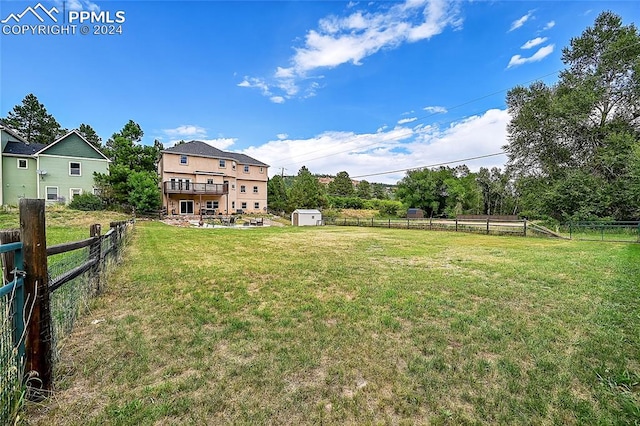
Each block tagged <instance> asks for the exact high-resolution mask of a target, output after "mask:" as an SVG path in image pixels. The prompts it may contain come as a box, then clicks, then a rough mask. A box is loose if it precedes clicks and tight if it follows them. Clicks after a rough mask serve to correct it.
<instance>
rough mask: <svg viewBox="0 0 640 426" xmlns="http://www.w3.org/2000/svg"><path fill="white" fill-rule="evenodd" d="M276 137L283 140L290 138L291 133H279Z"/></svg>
mask: <svg viewBox="0 0 640 426" xmlns="http://www.w3.org/2000/svg"><path fill="white" fill-rule="evenodd" d="M276 137H277V138H278V139H280V140H283V139H286V138H288V137H289V135H288V134H287V133H278V134H277V135H276Z"/></svg>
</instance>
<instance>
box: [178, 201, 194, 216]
mask: <svg viewBox="0 0 640 426" xmlns="http://www.w3.org/2000/svg"><path fill="white" fill-rule="evenodd" d="M183 203H184V206H185V208H184V210H185V212H184V213H183V212H182V210H183V209H182V206H183ZM188 204H191V213H189V212H188V211H186V210H189V209H188V208H186V206H187V205H188ZM178 208H179V210H180V214H183V215H188V214H195V208H196V203H195V201H193V200H180V201H179V202H178Z"/></svg>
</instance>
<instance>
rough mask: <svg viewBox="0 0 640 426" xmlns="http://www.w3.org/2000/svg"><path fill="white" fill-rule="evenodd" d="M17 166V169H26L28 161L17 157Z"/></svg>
mask: <svg viewBox="0 0 640 426" xmlns="http://www.w3.org/2000/svg"><path fill="white" fill-rule="evenodd" d="M18 168H19V169H28V168H29V162H28V161H27V160H26V159H24V158H18Z"/></svg>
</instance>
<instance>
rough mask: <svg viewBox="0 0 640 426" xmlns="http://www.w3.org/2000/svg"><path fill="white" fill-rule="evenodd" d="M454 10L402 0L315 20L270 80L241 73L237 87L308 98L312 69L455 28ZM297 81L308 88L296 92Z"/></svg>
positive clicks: (439, 0)
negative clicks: (241, 77) (284, 65)
mask: <svg viewBox="0 0 640 426" xmlns="http://www.w3.org/2000/svg"><path fill="white" fill-rule="evenodd" d="M353 6H355V5H353ZM347 9H349V8H347ZM458 14H459V13H458V4H457V3H456V2H450V1H448V0H430V1H429V0H407V1H405V2H404V3H401V4H395V3H394V4H392V5H391V6H384V7H383V8H381V9H377V10H376V11H374V12H369V11H366V10H365V11H363V10H358V11H353V12H351V13H350V14H348V15H345V16H334V15H331V16H327V17H324V18H322V19H320V20H319V22H318V25H317V28H315V29H311V30H309V31H307V34H306V35H305V37H304V43H303V44H302V45H301V46H294V50H295V54H294V55H293V56H292V57H291V58H290V59H289V65H288V66H286V67H281V66H279V67H277V68H276V71H275V73H274V74H273V76H272V77H270V78H269V79H264V78H250V77H245V79H244V81H242V82H241V83H240V84H238V86H240V87H252V88H259V89H260V90H261V91H262V94H263V95H264V96H267V97H272V96H273V95H274V94H276V95H278V96H279V98H282V100H283V101H284V100H286V99H290V98H292V97H294V96H296V95H300V96H303V97H309V96H313V95H315V93H316V91H317V89H318V88H319V86H315V87H312V86H313V83H314V82H312V83H308V82H309V80H310V79H313V78H317V76H315V77H314V76H312V75H311V74H312V73H313V72H315V71H317V70H319V69H331V68H335V67H337V66H340V65H343V64H347V63H350V64H353V65H362V64H363V62H362V61H363V60H364V59H365V58H367V57H369V56H371V55H374V54H376V53H377V52H379V51H380V50H383V49H394V48H397V47H398V46H400V45H402V44H405V43H412V42H417V41H421V40H428V39H430V38H431V37H433V36H435V35H438V34H440V33H442V32H443V31H444V30H445V29H446V28H447V27H453V28H459V27H460V26H461V25H462V20H461V19H460V18H459V16H458ZM267 80H268V82H267ZM301 83H304V84H305V86H307V84H308V87H305V88H304V89H303V90H301V88H300V85H301ZM309 87H311V89H309Z"/></svg>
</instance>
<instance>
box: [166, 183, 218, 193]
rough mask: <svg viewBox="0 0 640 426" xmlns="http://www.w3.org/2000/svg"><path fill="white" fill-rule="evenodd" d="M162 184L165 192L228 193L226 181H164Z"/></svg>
mask: <svg viewBox="0 0 640 426" xmlns="http://www.w3.org/2000/svg"><path fill="white" fill-rule="evenodd" d="M162 185H163V190H164V193H165V194H202V195H225V194H228V193H229V184H228V183H193V182H184V181H166V182H163V183H162Z"/></svg>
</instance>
